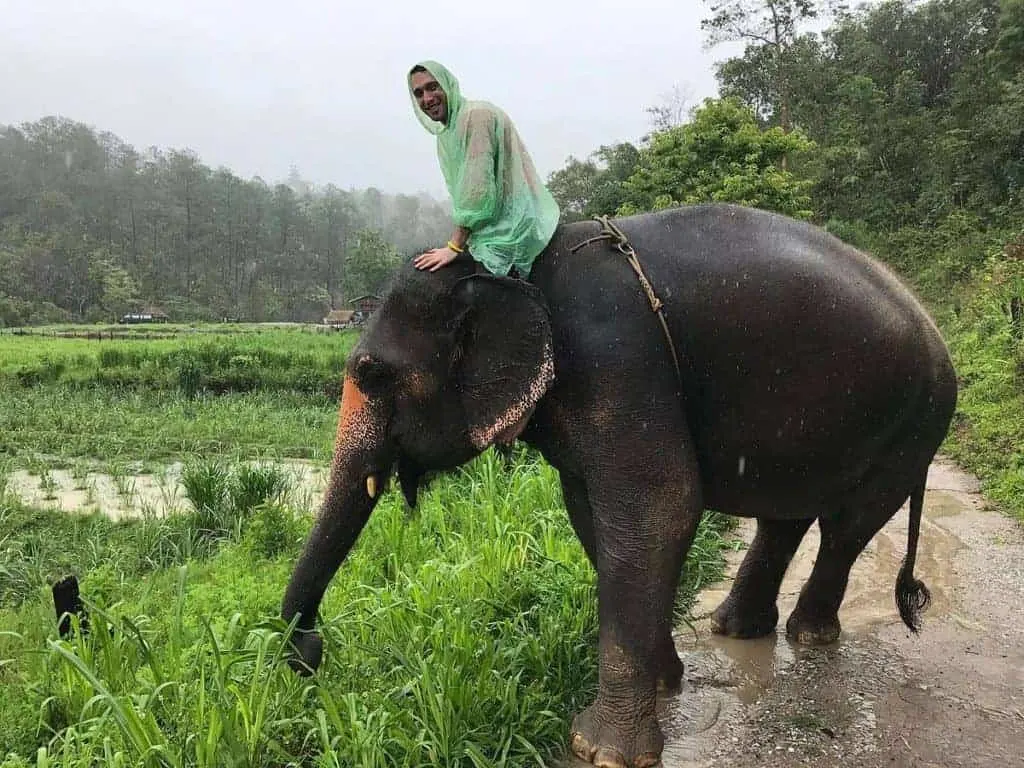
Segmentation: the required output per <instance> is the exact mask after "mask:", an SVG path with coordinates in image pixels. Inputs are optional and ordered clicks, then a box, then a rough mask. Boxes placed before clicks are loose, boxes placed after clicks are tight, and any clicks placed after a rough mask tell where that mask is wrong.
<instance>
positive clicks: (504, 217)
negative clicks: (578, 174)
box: [409, 61, 560, 278]
mask: <svg viewBox="0 0 1024 768" xmlns="http://www.w3.org/2000/svg"><path fill="white" fill-rule="evenodd" d="M409 92H410V95H411V96H412V100H413V108H414V109H415V112H416V117H417V118H418V119H419V121H420V123H422V125H423V127H424V128H426V129H427V131H429V132H430V133H432V134H434V135H435V136H437V155H438V160H439V161H440V164H441V172H442V174H443V175H444V179H445V183H446V185H447V187H448V192H449V194H450V195H451V199H452V218H453V220H454V223H455V231H454V233H453V234H452V237H451V239H450V240H449V241H448V243H447V244H446V245H445V246H444V247H442V248H435V249H434V250H432V251H428V252H427V253H423V254H420V255H419V256H417V257H416V259H415V260H414V262H413V263H414V264H415V266H416V267H417V268H418V269H421V270H429V271H431V272H435V271H437V270H438V269H440V268H441V267H444V266H445V265H447V264H450V263H452V262H453V261H455V259H456V258H458V257H459V255H460V254H463V253H466V252H467V251H468V255H470V256H471V257H472V258H473V259H474V260H476V261H477V262H479V263H480V264H481V265H482V266H483V267H484V268H486V269H487V270H488V271H489V272H491V273H492V274H495V275H500V276H512V277H516V276H518V277H522V278H527V277H528V276H529V274H530V270H531V268H532V267H533V262H534V259H536V258H537V255H538V254H539V253H540V252H541V251H542V250H544V248H545V247H546V246H547V245H548V243H549V242H550V240H551V237H552V235H554V232H555V228H556V227H557V226H558V220H559V215H560V212H559V208H558V203H557V202H556V201H555V198H554V197H553V196H552V195H551V192H550V191H549V190H548V189H547V188H546V187H545V186H544V184H543V183H542V181H541V179H540V176H539V175H538V173H537V170H536V168H535V167H534V165H533V160H532V159H531V158H530V155H529V153H528V152H527V151H526V147H525V146H524V144H523V142H522V139H521V138H520V136H519V133H518V132H517V131H516V128H515V126H514V125H513V123H512V121H511V120H510V119H509V117H508V115H506V114H505V113H504V112H503V111H502V110H501V109H499V108H498V107H496V106H494V105H493V104H491V103H489V102H486V101H475V100H470V99H466V98H465V97H464V96H463V95H462V93H461V90H460V88H459V81H458V80H457V79H456V78H455V77H454V76H453V75H452V73H451V72H449V71H448V69H447V68H446V67H444V66H443V65H442V64H439V63H437V62H436V61H424V62H420V63H419V64H417V65H415V66H414V67H413V68H412V69H411V70H410V72H409Z"/></svg>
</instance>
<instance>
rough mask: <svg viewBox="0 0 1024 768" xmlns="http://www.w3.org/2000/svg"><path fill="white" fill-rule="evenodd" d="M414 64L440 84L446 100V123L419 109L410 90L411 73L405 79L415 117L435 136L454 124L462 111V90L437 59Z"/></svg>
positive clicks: (456, 79) (456, 80)
mask: <svg viewBox="0 0 1024 768" xmlns="http://www.w3.org/2000/svg"><path fill="white" fill-rule="evenodd" d="M416 66H418V67H423V68H424V69H425V70H427V72H429V73H430V74H431V75H433V76H434V79H435V80H437V82H438V85H440V86H441V89H442V90H443V91H444V93H445V96H446V97H447V100H448V121H447V123H439V122H437V121H436V120H433V119H432V118H431V117H430V116H429V115H427V113H426V112H424V111H423V110H422V109H420V105H419V102H418V101H416V97H415V96H414V95H413V92H412V75H409V77H408V79H407V80H406V82H407V84H408V87H409V98H410V99H412V108H413V111H414V112H415V113H416V119H417V120H419V121H420V124H421V125H422V126H423V127H424V128H426V129H427V131H428V132H429V133H432V134H433V135H435V136H437V135H438V134H441V133H444V132H445V131H446V130H448V129H449V128H450V127H451V126H453V125H455V120H456V118H457V117H458V116H459V112H461V111H462V106H463V102H464V99H463V97H462V91H461V90H460V88H459V80H458V78H457V77H455V75H453V74H452V73H451V72H450V71H449V70H448V68H447V67H446V66H445V65H444V64H441V63H440V62H437V61H432V60H429V59H428V60H427V61H419V62H417V63H416Z"/></svg>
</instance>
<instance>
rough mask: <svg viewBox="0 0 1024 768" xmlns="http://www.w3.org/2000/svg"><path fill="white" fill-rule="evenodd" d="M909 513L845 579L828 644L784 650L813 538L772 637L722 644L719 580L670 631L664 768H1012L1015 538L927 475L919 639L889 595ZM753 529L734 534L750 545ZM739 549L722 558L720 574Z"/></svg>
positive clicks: (1018, 683) (1021, 679) (1023, 652)
mask: <svg viewBox="0 0 1024 768" xmlns="http://www.w3.org/2000/svg"><path fill="white" fill-rule="evenodd" d="M907 512H908V510H907V507H906V506H904V508H903V509H902V510H901V511H900V513H899V514H898V515H897V516H896V517H895V518H894V519H893V520H892V521H890V523H889V524H888V525H887V526H886V527H885V528H884V529H883V530H882V531H881V532H880V533H879V534H878V535H877V536H876V537H875V538H874V539H873V540H872V542H871V543H870V544H869V546H868V548H867V550H866V551H865V552H864V554H863V555H862V556H861V558H860V559H859V560H858V562H857V564H856V565H855V567H854V570H853V572H852V574H851V581H850V586H849V589H848V591H847V597H846V600H845V601H844V604H843V608H842V610H841V611H840V621H841V623H842V626H843V633H842V636H841V637H840V639H839V641H838V642H836V643H834V644H832V645H830V646H825V647H821V648H806V647H803V646H796V645H793V644H791V643H790V642H789V641H788V640H787V639H786V637H785V621H786V618H787V617H788V616H789V613H790V611H791V610H792V609H793V607H794V606H795V604H796V599H797V596H798V594H799V591H800V588H801V586H802V585H803V583H804V581H805V580H806V578H807V576H809V574H810V571H811V568H812V567H813V565H814V558H815V556H816V553H817V544H818V537H817V533H818V531H817V526H814V527H812V529H811V531H809V532H808V534H807V537H806V538H805V540H804V542H803V543H802V545H801V547H800V550H799V551H798V553H797V555H796V557H795V558H794V560H793V563H792V564H791V566H790V569H789V571H788V572H787V575H786V579H785V581H784V583H783V586H782V591H781V595H780V599H779V613H780V620H779V627H778V629H777V632H776V634H773V635H771V636H769V637H766V638H762V639H759V640H730V639H727V638H721V637H718V636H716V635H713V634H711V633H710V630H709V623H708V620H707V614H708V613H709V612H710V611H711V610H713V609H714V608H715V607H716V606H717V605H718V603H719V602H720V601H721V600H722V599H723V598H724V597H725V595H726V594H727V593H728V590H729V586H730V584H729V580H728V578H727V579H726V581H725V582H723V583H721V584H720V585H716V586H715V587H714V588H710V589H707V590H705V591H704V592H703V593H702V595H701V599H700V603H699V605H698V606H697V607H696V608H695V609H694V615H695V616H697V617H698V620H697V621H696V622H695V624H694V626H693V627H692V628H689V627H686V628H683V629H681V630H680V631H679V632H678V633H677V638H676V645H677V648H678V649H679V652H680V656H681V657H682V659H683V660H684V662H685V663H686V665H687V674H686V680H685V683H684V688H683V690H682V691H681V692H680V693H679V694H678V695H675V696H672V697H670V698H665V699H663V700H661V701H660V702H659V707H660V712H659V719H660V721H661V724H662V728H663V730H664V732H665V736H666V747H665V753H664V755H663V763H664V766H665V768H691V767H698V766H699V767H700V768H705V767H707V768H711V767H714V766H780V767H781V768H788V767H789V766H822V767H824V766H829V767H831V766H841V765H853V766H857V767H858V768H868V767H869V766H915V767H920V768H930V767H931V766H942V767H943V768H952V767H953V766H972V767H983V766H999V767H1000V768H1004V767H1005V766H1015V765H1020V766H1024V635H1022V632H1021V630H1022V628H1024V535H1022V532H1021V527H1020V525H1019V524H1017V523H1015V522H1014V521H1012V520H1009V519H1007V518H1006V517H1004V516H1002V515H1000V514H998V513H997V512H993V511H989V510H985V509H984V508H983V504H982V501H981V498H980V497H979V496H978V494H977V488H976V485H975V483H974V482H973V481H972V480H971V478H969V477H968V476H966V475H964V474H963V473H961V472H959V471H958V470H957V469H956V468H955V467H954V466H953V465H952V464H951V463H948V462H946V461H942V460H939V461H936V463H935V464H934V465H933V466H932V470H931V472H930V474H929V481H928V492H927V494H926V497H925V512H924V521H923V524H922V534H921V543H920V546H919V549H918V566H917V568H916V573H917V575H918V577H919V578H922V579H923V580H924V582H925V583H926V584H927V585H928V587H929V589H930V590H931V593H932V602H931V605H930V606H929V608H928V610H927V611H926V613H925V614H924V623H923V627H922V630H921V633H920V634H918V635H913V634H912V633H911V632H910V631H909V630H908V629H907V628H906V627H905V626H904V625H903V624H902V622H901V621H900V619H899V615H898V613H897V611H896V606H895V602H894V598H893V587H894V584H895V578H896V574H897V572H898V570H899V567H900V562H901V560H902V557H903V554H904V552H905V550H906V533H907ZM754 527H755V525H754V523H753V521H744V523H743V525H742V526H741V528H740V530H739V532H738V535H739V536H740V537H741V538H742V539H743V540H744V541H746V542H748V543H749V541H750V540H751V539H752V537H753V531H754ZM744 553H745V552H744V551H739V552H736V553H734V554H733V555H731V557H730V560H731V563H730V573H734V572H735V568H736V567H737V566H738V565H739V562H740V561H741V560H742V558H743V555H744Z"/></svg>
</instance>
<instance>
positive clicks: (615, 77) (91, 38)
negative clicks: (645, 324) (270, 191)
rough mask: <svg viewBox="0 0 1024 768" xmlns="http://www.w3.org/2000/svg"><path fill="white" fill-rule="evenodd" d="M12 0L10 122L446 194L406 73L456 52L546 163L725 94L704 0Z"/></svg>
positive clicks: (5, 52) (3, 18)
mask: <svg viewBox="0 0 1024 768" xmlns="http://www.w3.org/2000/svg"><path fill="white" fill-rule="evenodd" d="M626 6H627V4H626V3H624V2H622V0H617V1H613V0H514V2H511V3H498V2H493V1H492V2H488V1H487V0H433V2H411V0H359V1H358V2H353V1H352V0H248V1H244V0H175V1H174V2H171V1H170V0H131V1H130V2H129V1H128V0H0V62H2V74H0V123H7V124H17V123H21V122H23V121H31V120H36V119H38V118H40V117H43V116H45V115H63V116H65V117H68V118H71V119H74V120H78V121H81V122H85V123H87V124H89V125H91V126H93V127H95V128H97V129H98V130H109V131H111V132H113V133H115V134H117V135H118V136H120V137H121V138H122V139H124V140H125V141H127V142H128V143H130V144H132V145H133V146H135V147H136V148H137V149H145V148H146V147H148V146H151V145H156V146H159V147H161V148H170V147H174V148H186V147H187V148H191V149H193V150H195V151H196V152H197V153H199V155H200V157H201V158H202V160H203V161H204V162H205V163H206V164H208V165H211V166H214V167H216V166H219V165H225V166H227V167H229V168H231V169H232V170H233V171H235V172H236V173H238V174H239V175H241V176H243V177H247V178H248V177H250V176H254V175H260V176H262V177H263V178H264V179H266V180H267V181H278V180H281V179H284V178H285V177H286V176H287V174H288V169H289V167H290V166H291V165H293V164H294V165H295V166H297V167H298V168H299V171H300V173H301V174H302V176H303V177H304V178H306V179H309V180H311V181H313V182H315V183H318V184H323V183H327V182H334V183H336V184H338V185H339V186H341V187H343V188H351V187H367V186H376V187H378V188H380V189H382V190H384V191H386V192H416V191H419V190H426V191H429V192H431V193H433V194H435V195H439V194H443V183H442V182H441V177H440V171H439V170H438V167H437V161H436V156H435V154H434V139H433V138H432V137H431V136H430V135H429V134H427V133H426V132H425V131H424V130H423V128H422V127H421V126H420V124H419V123H418V122H417V121H416V119H415V117H414V116H413V112H412V107H411V105H410V102H409V97H408V93H407V90H406V84H405V83H406V81H405V73H406V71H407V70H408V68H409V66H410V65H411V64H412V63H413V62H415V61H417V60H420V59H428V58H429V59H436V60H438V61H441V62H442V63H444V64H445V65H446V66H448V68H449V69H451V70H452V72H453V73H454V74H455V75H456V77H458V78H459V80H460V82H461V85H462V90H463V93H464V94H466V95H467V96H468V97H470V98H482V99H487V100H490V101H493V102H494V103H496V104H498V105H499V106H501V107H502V108H504V109H505V110H506V111H507V112H508V113H509V114H510V115H511V117H512V119H513V120H514V121H515V123H516V125H517V127H518V129H519V131H520V133H521V134H522V135H523V137H524V140H525V141H526V144H527V147H528V149H529V151H530V153H531V154H532V155H533V157H534V160H535V162H536V163H537V166H538V168H539V170H540V171H541V173H542V174H544V175H545V176H546V175H547V174H548V173H549V172H551V171H553V170H556V169H557V168H559V167H561V166H562V165H563V164H564V163H565V161H566V159H567V158H568V156H569V155H576V156H577V157H582V156H584V155H586V154H587V153H589V152H590V151H592V150H593V149H595V148H597V147H598V146H599V145H601V144H603V143H611V142H614V141H620V140H631V141H635V140H637V139H639V137H640V136H641V135H642V134H643V133H644V132H645V131H646V130H647V129H648V128H649V125H650V124H649V116H648V115H647V113H646V112H645V111H644V110H645V108H646V107H648V106H651V105H652V104H655V103H658V102H659V101H660V100H661V96H662V94H664V93H665V92H667V91H669V90H671V89H672V88H673V86H675V85H679V86H681V87H682V88H683V89H684V90H686V91H687V92H688V94H689V95H690V97H691V99H692V100H693V101H699V100H700V99H702V98H704V97H706V96H711V95H714V93H715V90H716V84H715V80H714V75H713V63H714V61H716V60H718V59H720V58H723V57H724V56H725V55H726V54H727V53H730V52H732V51H733V50H735V49H725V48H723V49H715V50H712V51H705V50H704V49H703V36H702V34H701V30H700V19H701V18H702V16H704V15H705V14H706V13H707V10H706V5H705V3H704V2H703V1H702V0H633V6H632V10H626Z"/></svg>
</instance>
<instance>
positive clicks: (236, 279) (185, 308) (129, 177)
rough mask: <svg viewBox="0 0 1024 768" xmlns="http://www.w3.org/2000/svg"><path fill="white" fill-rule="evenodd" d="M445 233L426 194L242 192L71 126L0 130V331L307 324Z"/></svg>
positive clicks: (303, 186) (223, 180) (284, 187)
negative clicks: (164, 318)
mask: <svg viewBox="0 0 1024 768" xmlns="http://www.w3.org/2000/svg"><path fill="white" fill-rule="evenodd" d="M450 231H451V230H450V218H449V215H448V213H447V211H446V208H445V206H444V204H442V203H440V202H438V201H436V200H434V199H432V198H431V197H429V196H428V195H423V194H421V195H395V196H390V195H385V194H382V193H381V192H380V191H379V190H377V189H374V188H370V189H365V190H344V189H341V188H339V187H337V186H334V185H327V186H326V187H324V188H316V187H314V186H313V185H311V184H310V183H308V182H306V181H304V180H303V179H302V178H301V176H300V175H299V173H298V172H297V170H294V169H293V171H292V173H291V175H290V177H289V178H288V179H287V180H286V181H285V182H282V183H277V184H269V183H267V182H265V181H264V180H262V179H260V178H254V179H250V180H245V179H241V178H239V177H238V176H236V175H235V174H234V173H232V172H231V171H230V170H228V169H225V168H217V169H213V168H210V167H208V166H206V165H204V164H203V163H202V162H201V160H200V158H198V157H197V156H196V154H195V153H194V152H191V151H184V150H170V151H162V150H160V149H159V148H156V147H152V148H149V149H147V150H146V151H139V150H137V149H136V148H134V147H132V146H130V145H129V144H127V143H125V142H124V141H122V140H121V139H120V138H118V137H117V136H114V135H112V134H110V133H101V132H97V131H96V130H94V129H92V128H90V127H89V126H86V125H83V124H81V123H78V122H75V121H73V120H70V119H66V118H56V117H45V118H42V119H40V120H38V121H36V122H33V123H30V124H24V125H20V126H18V127H7V128H3V129H0V326H4V325H21V324H28V323H46V322H57V321H79V322H82V321H84V322H94V321H100V322H109V321H111V320H113V319H114V318H115V317H118V316H119V315H120V314H122V313H124V312H127V311H129V310H133V309H144V308H147V307H153V306H156V307H158V308H160V309H161V310H163V311H164V312H166V313H167V314H168V315H169V316H170V317H171V318H172V319H174V320H198V319H221V318H224V317H231V318H237V319H241V320H256V321H261V320H304V321H310V320H312V321H318V320H320V318H322V317H323V315H324V313H325V312H327V311H329V310H330V309H333V308H351V307H349V306H348V302H349V301H350V300H351V299H352V298H354V297H357V296H359V295H361V294H365V293H369V292H373V291H374V290H376V289H378V288H379V287H380V285H381V283H382V281H383V280H384V279H385V278H386V276H387V274H388V273H389V272H390V270H391V269H392V268H393V266H394V265H395V264H396V263H397V260H398V259H399V258H400V254H402V253H407V252H409V251H410V250H411V249H414V248H418V247H420V246H423V245H424V244H430V245H434V244H436V243H437V242H444V239H445V238H447V237H448V236H449V234H450Z"/></svg>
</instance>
